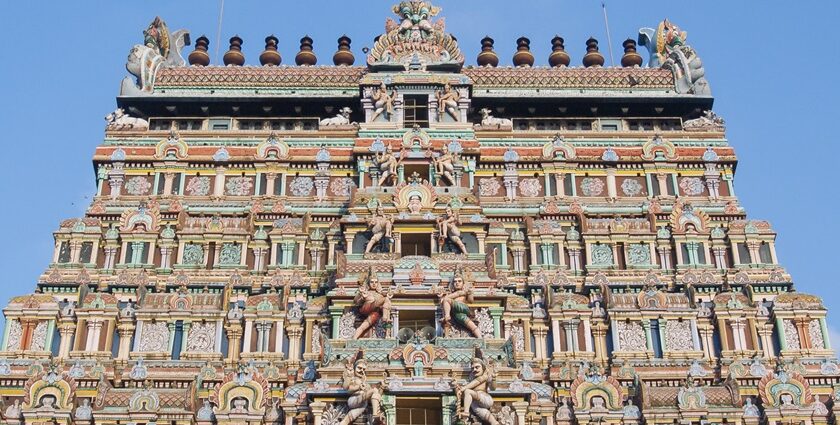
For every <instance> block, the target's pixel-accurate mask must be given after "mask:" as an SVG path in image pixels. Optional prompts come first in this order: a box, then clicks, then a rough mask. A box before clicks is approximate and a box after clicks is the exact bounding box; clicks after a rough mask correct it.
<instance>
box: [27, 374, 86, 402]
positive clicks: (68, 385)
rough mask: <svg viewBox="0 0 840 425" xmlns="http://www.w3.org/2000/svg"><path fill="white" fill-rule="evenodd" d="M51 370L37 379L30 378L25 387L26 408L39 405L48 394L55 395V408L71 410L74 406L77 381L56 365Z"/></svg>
mask: <svg viewBox="0 0 840 425" xmlns="http://www.w3.org/2000/svg"><path fill="white" fill-rule="evenodd" d="M51 369H52V370H50V371H49V372H47V373H46V374H45V375H44V376H42V377H40V378H38V379H36V378H30V379H29V380H28V381H26V385H25V386H24V388H23V392H24V394H25V396H24V399H23V408H24V409H34V408H36V407H38V406H39V405H40V403H41V400H42V399H43V398H44V397H46V396H52V397H55V404H54V406H55V408H56V409H57V410H70V409H72V408H73V398H74V397H75V395H76V381H75V380H74V379H73V378H71V377H70V376H68V375H67V374H66V373H58V372H56V371H55V367H54V366H51Z"/></svg>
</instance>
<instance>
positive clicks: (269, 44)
mask: <svg viewBox="0 0 840 425" xmlns="http://www.w3.org/2000/svg"><path fill="white" fill-rule="evenodd" d="M278 41H279V40H278V39H277V37H275V36H273V35H270V36H268V37H266V38H265V50H264V51H263V52H262V54H260V64H262V65H280V61H281V57H280V53H279V52H278V51H277V42H278ZM563 42H564V40H563V37H560V36H555V37H554V38H553V39H552V40H551V55H549V57H548V63H549V65H551V66H552V67H557V66H568V65H569V62H570V61H571V58H570V57H569V54H568V53H566V48H565V46H564V45H563ZM209 45H210V40H209V39H207V37H205V36H203V35H202V36H201V37H199V38H198V39H197V40H196V41H195V50H193V51H192V53H190V56H189V62H190V65H200V66H207V65H209V64H210V55H209V54H208V53H207V48H208V46H209ZM622 45H623V46H624V55H623V56H622V57H621V66H624V67H631V66H639V65H641V64H642V57H641V56H640V55H639V54H638V53H637V52H636V41H634V40H633V39H631V38H628V39H627V40H625V41H624V43H622ZM516 46H517V47H516V53H514V55H513V65H514V66H533V65H534V55H533V54H531V40H529V39H528V38H526V37H520V38H519V39H517V40H516ZM222 61H223V62H224V63H225V65H233V66H242V65H244V64H245V55H244V54H243V53H242V39H241V38H240V37H239V36H233V37H231V38H230V49H229V50H228V51H227V52H226V53H225V55H224V56H223V57H222ZM355 61H356V58H355V57H354V56H353V52H352V51H350V37H347V36H346V35H343V36H341V37H339V38H338V51H337V52H335V54H334V55H333V63H334V64H335V65H345V66H350V65H353V63H354V62H355ZM317 62H318V58H317V57H316V56H315V53H313V51H312V38H310V37H309V36H305V37H303V38H301V39H300V52H298V54H297V55H295V63H296V64H297V65H299V66H305V65H315V64H316V63H317ZM477 63H478V65H479V66H498V65H499V56H498V55H497V54H496V52H495V51H493V39H492V38H490V37H484V38H483V39H482V40H481V53H479V54H478V59H477ZM602 65H604V56H603V55H602V54H601V53H600V52H599V51H598V40H596V39H594V38H592V37H590V38H589V40H586V55H584V56H583V66H585V67H590V66H602Z"/></svg>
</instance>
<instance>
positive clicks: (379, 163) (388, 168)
mask: <svg viewBox="0 0 840 425" xmlns="http://www.w3.org/2000/svg"><path fill="white" fill-rule="evenodd" d="M404 157H405V155H403V154H402V153H400V159H397V157H396V155H394V149H393V148H392V147H391V146H390V145H388V147H387V148H385V152H376V153H375V154H374V157H373V160H374V162H375V163H376V168H377V170H379V180H377V182H376V185H377V186H384V185H386V184H387V183H389V182H391V180H393V182H392V183H393V184H396V183H397V169H398V168H399V166H400V164H401V163H402V160H403V158H404Z"/></svg>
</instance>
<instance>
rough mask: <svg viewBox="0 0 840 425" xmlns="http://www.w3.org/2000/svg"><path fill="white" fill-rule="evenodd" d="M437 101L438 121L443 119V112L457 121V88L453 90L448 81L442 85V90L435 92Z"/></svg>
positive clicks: (458, 96) (459, 96)
mask: <svg viewBox="0 0 840 425" xmlns="http://www.w3.org/2000/svg"><path fill="white" fill-rule="evenodd" d="M435 96H437V103H438V121H441V120H442V119H443V114H444V113H447V114H449V116H451V117H452V119H454V120H455V121H458V118H459V115H460V109H459V108H458V101H459V100H461V94H460V93H458V91H457V90H453V89H452V86H451V85H449V83H446V85H445V86H443V90H438V91H436V92H435Z"/></svg>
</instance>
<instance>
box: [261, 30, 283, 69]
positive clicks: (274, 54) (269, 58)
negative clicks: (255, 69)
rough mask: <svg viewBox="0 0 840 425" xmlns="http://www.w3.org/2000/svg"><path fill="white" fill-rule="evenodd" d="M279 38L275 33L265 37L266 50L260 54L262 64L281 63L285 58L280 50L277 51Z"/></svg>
mask: <svg viewBox="0 0 840 425" xmlns="http://www.w3.org/2000/svg"><path fill="white" fill-rule="evenodd" d="M278 41H279V40H278V39H277V37H275V36H274V35H269V36H268V37H266V38H265V50H263V52H262V54H260V64H262V65H263V66H265V65H274V66H277V65H280V62H281V61H282V60H283V58H282V57H280V52H278V51H277V42H278Z"/></svg>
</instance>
